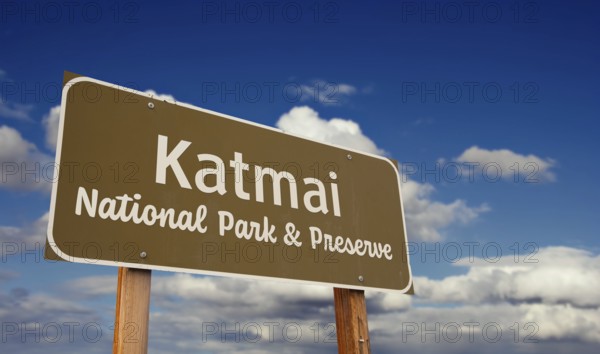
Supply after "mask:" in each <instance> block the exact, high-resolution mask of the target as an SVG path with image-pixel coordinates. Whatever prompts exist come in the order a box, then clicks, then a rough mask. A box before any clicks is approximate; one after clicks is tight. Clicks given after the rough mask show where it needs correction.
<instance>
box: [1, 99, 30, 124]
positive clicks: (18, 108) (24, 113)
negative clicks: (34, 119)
mask: <svg viewBox="0 0 600 354" xmlns="http://www.w3.org/2000/svg"><path fill="white" fill-rule="evenodd" d="M32 109H33V106H32V105H28V104H20V103H12V102H5V101H3V100H0V117H2V118H9V119H16V120H21V121H31V117H30V113H31V110H32Z"/></svg>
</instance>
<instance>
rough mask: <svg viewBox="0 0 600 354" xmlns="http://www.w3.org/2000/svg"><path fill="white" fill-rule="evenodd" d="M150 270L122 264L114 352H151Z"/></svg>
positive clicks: (143, 353) (139, 353)
mask: <svg viewBox="0 0 600 354" xmlns="http://www.w3.org/2000/svg"><path fill="white" fill-rule="evenodd" d="M151 275H152V271H151V270H146V269H134V268H122V267H120V268H119V280H118V285H117V308H116V316H115V331H114V339H113V354H146V353H147V352H148V316H149V314H150V281H151Z"/></svg>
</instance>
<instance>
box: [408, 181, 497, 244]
mask: <svg viewBox="0 0 600 354" xmlns="http://www.w3.org/2000/svg"><path fill="white" fill-rule="evenodd" d="M434 191H435V188H434V187H433V186H432V185H430V184H426V183H418V182H415V181H412V180H407V181H406V182H403V183H402V201H403V204H404V215H405V218H406V227H407V232H408V235H409V236H410V240H411V241H431V242H432V241H440V240H442V239H443V235H442V234H441V232H440V230H441V229H443V228H445V227H448V226H450V225H452V224H454V223H457V222H458V223H461V224H467V223H469V222H471V221H473V220H475V219H477V217H479V215H481V214H482V213H484V212H487V211H489V210H490V208H489V206H487V205H486V204H482V205H480V206H477V207H471V206H468V205H467V203H466V202H465V201H464V200H462V199H457V200H455V201H453V202H451V203H448V204H444V203H442V202H438V201H434V200H432V199H431V194H433V192H434Z"/></svg>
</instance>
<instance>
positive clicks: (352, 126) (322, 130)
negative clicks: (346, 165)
mask: <svg viewBox="0 0 600 354" xmlns="http://www.w3.org/2000/svg"><path fill="white" fill-rule="evenodd" d="M276 126H277V127H278V128H279V129H281V130H283V131H284V132H288V133H292V134H296V135H300V136H303V137H306V138H309V139H314V140H317V141H322V142H327V143H332V144H337V145H341V146H345V147H348V148H352V149H356V150H361V151H365V152H369V153H372V154H379V155H381V154H383V153H384V151H383V150H382V149H380V148H378V147H377V146H376V145H375V143H374V142H373V140H371V139H370V138H369V137H367V136H366V135H364V134H363V132H362V130H361V129H360V126H359V125H358V123H356V122H354V121H352V120H349V119H342V118H332V119H330V120H326V119H323V118H321V117H320V116H319V113H318V112H316V111H315V110H313V109H312V108H310V107H308V106H302V107H294V108H292V109H291V110H290V111H289V112H287V113H285V114H283V115H282V116H281V117H280V118H279V120H278V121H277V123H276Z"/></svg>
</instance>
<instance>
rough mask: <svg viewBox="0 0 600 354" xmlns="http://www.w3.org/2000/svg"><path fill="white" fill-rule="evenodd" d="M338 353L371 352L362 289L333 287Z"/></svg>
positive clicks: (366, 353) (367, 353)
mask: <svg viewBox="0 0 600 354" xmlns="http://www.w3.org/2000/svg"><path fill="white" fill-rule="evenodd" d="M333 297H334V303H335V323H336V331H337V342H338V353H339V354H371V341H370V339H369V324H368V322H367V304H366V302H365V292H364V291H363V290H351V289H341V288H333Z"/></svg>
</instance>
